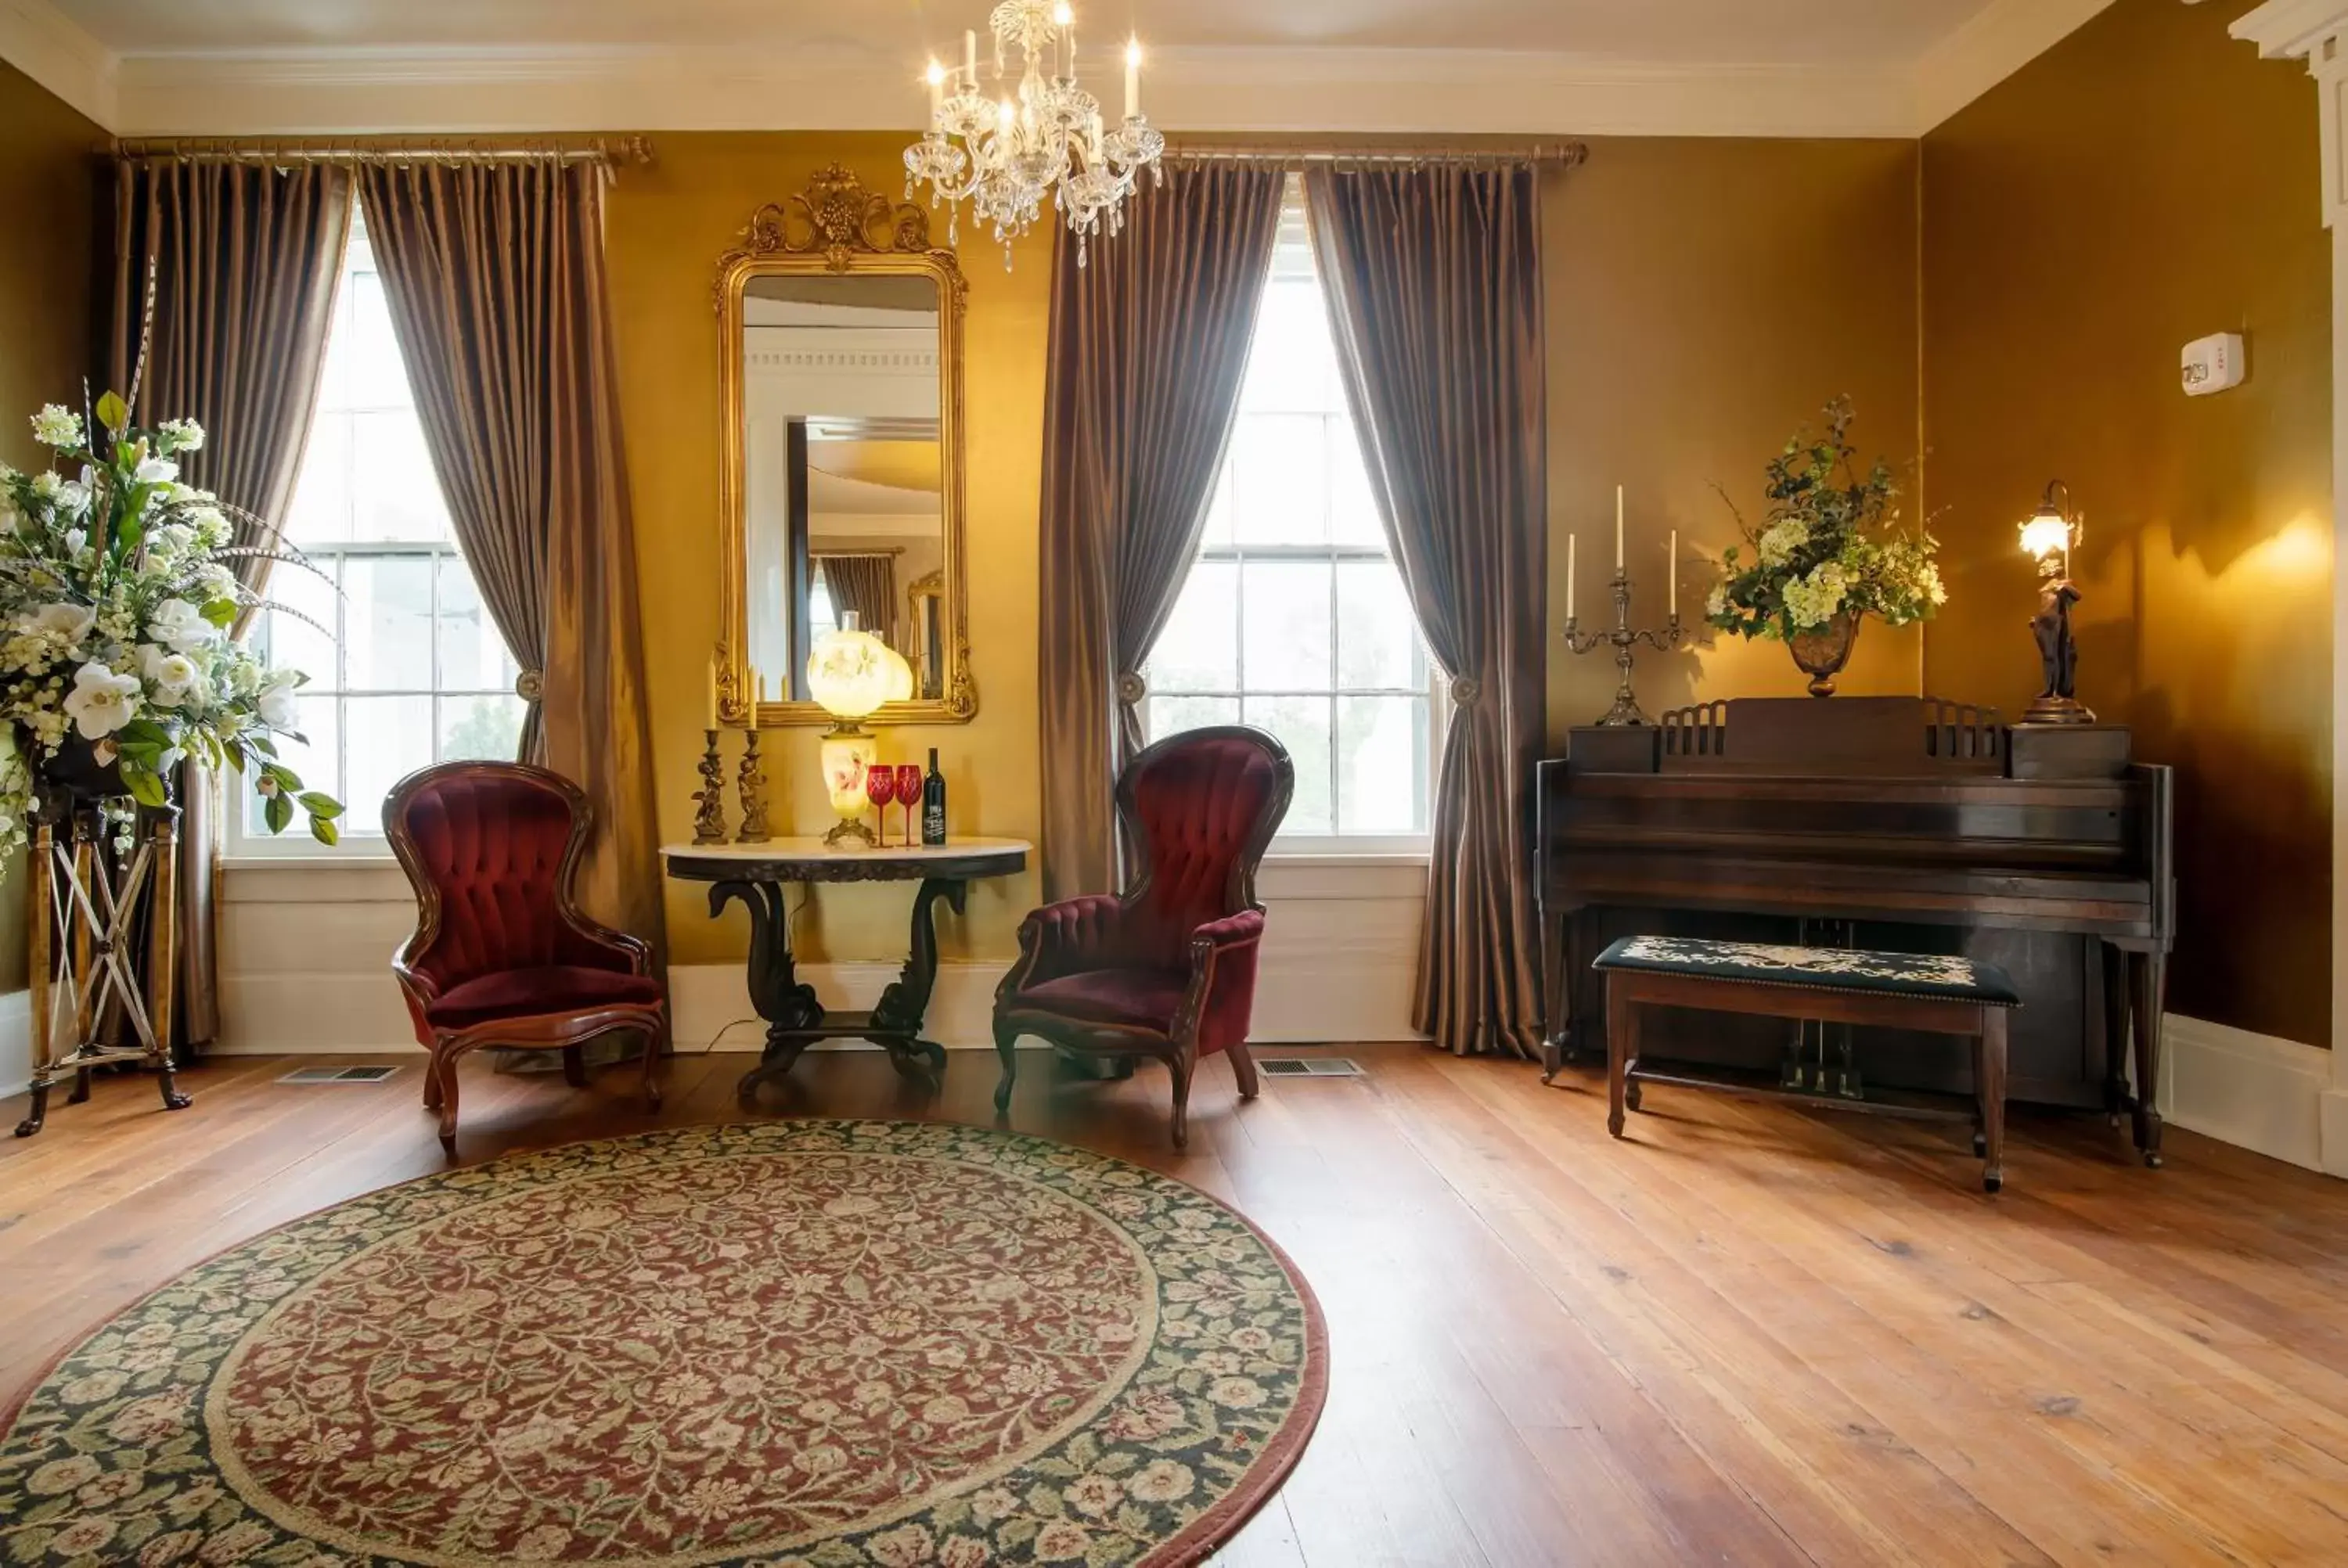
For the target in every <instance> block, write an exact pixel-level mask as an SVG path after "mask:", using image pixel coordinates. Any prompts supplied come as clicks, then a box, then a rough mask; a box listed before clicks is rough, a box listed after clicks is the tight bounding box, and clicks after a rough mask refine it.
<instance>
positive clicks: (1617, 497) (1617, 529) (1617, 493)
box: [1614, 485, 1622, 571]
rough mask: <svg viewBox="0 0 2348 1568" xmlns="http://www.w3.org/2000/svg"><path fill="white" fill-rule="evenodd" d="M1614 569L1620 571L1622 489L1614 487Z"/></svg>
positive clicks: (1618, 486)
mask: <svg viewBox="0 0 2348 1568" xmlns="http://www.w3.org/2000/svg"><path fill="white" fill-rule="evenodd" d="M1614 569H1615V570H1616V571H1621V570H1622V486H1620V485H1617V486H1615V487H1614Z"/></svg>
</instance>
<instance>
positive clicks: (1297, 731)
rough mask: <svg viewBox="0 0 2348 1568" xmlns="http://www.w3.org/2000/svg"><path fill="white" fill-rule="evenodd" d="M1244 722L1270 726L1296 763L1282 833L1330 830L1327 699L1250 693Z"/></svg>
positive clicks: (1331, 830)
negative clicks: (1291, 796) (1292, 787)
mask: <svg viewBox="0 0 2348 1568" xmlns="http://www.w3.org/2000/svg"><path fill="white" fill-rule="evenodd" d="M1242 709H1243V712H1245V715H1246V717H1245V720H1244V722H1245V723H1251V724H1254V725H1256V726H1258V727H1259V728H1262V729H1266V730H1270V731H1271V732H1272V733H1273V734H1275V735H1277V736H1279V737H1280V743H1281V744H1282V745H1284V746H1286V747H1287V748H1288V754H1289V757H1290V758H1291V759H1292V761H1293V762H1294V763H1295V764H1296V796H1295V798H1294V799H1293V800H1292V801H1290V802H1289V805H1288V815H1287V816H1285V817H1284V818H1282V821H1281V825H1280V831H1281V832H1282V833H1331V832H1334V831H1335V830H1334V828H1333V827H1332V826H1331V825H1330V824H1331V821H1332V817H1331V813H1330V809H1329V699H1328V698H1326V697H1250V698H1248V699H1247V700H1246V702H1244V703H1243V704H1242Z"/></svg>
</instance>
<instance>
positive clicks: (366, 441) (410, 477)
mask: <svg viewBox="0 0 2348 1568" xmlns="http://www.w3.org/2000/svg"><path fill="white" fill-rule="evenodd" d="M351 446H352V456H353V459H354V460H353V462H352V464H351V506H352V520H351V537H352V538H355V539H361V540H365V541H367V542H370V543H372V542H376V541H382V542H385V543H399V544H439V543H442V542H444V541H446V540H448V539H450V538H454V537H455V536H454V535H452V534H451V533H450V532H449V529H448V506H447V504H446V503H445V502H443V501H442V500H441V498H440V482H439V481H438V479H437V478H435V477H433V473H432V454H431V453H430V452H428V451H427V450H426V449H425V446H424V426H423V425H419V424H417V422H416V415H413V414H410V413H407V412H405V411H401V412H396V413H391V414H355V415H351Z"/></svg>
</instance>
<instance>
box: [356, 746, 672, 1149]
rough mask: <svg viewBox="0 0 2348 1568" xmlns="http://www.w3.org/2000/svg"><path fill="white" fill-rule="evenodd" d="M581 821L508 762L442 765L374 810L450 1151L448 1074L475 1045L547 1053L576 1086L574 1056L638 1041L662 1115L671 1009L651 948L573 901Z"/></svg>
mask: <svg viewBox="0 0 2348 1568" xmlns="http://www.w3.org/2000/svg"><path fill="white" fill-rule="evenodd" d="M592 824H593V812H592V808H590V806H589V805H588V804H587V797H586V795H585V794H582V792H581V791H580V788H579V786H578V785H577V784H572V782H571V781H570V780H569V779H566V778H564V777H562V776H561V774H555V773H550V772H548V771H547V770H546V769H544V768H537V767H530V766H527V765H525V764H520V763H483V762H469V763H443V764H440V765H439V766H438V767H430V768H426V769H424V770H423V771H422V772H421V773H416V774H409V775H408V776H407V778H405V779H403V780H401V781H400V783H399V785H398V787H397V788H396V789H394V790H393V791H392V792H391V798H390V799H388V800H386V802H384V806H383V826H384V832H385V833H386V835H388V836H389V837H390V839H391V847H392V852H393V853H394V854H395V855H396V856H399V864H400V866H401V867H402V868H403V869H404V870H406V871H407V880H408V882H409V883H410V884H411V885H412V886H414V887H415V889H416V903H417V922H416V934H415V935H414V936H412V937H410V938H407V941H406V942H405V943H404V944H402V945H401V947H400V949H399V951H398V953H397V954H396V955H395V956H394V957H393V958H392V960H391V968H392V973H393V974H395V975H396V976H398V977H399V985H400V989H401V990H402V991H403V992H405V993H406V995H407V1009H408V1011H409V1013H410V1014H411V1015H413V1017H414V1018H415V1020H416V1039H417V1043H418V1044H420V1045H423V1046H424V1047H425V1048H426V1049H427V1050H430V1051H431V1052H432V1060H431V1062H430V1064H429V1065H428V1066H427V1067H426V1069H425V1072H424V1106H425V1109H426V1110H427V1111H437V1112H439V1113H440V1142H441V1143H442V1144H443V1145H444V1146H446V1147H447V1149H448V1152H449V1153H452V1154H453V1153H456V1152H457V1061H458V1058H460V1057H462V1056H463V1055H464V1054H465V1053H466V1052H467V1051H469V1050H476V1049H478V1048H479V1047H481V1046H484V1045H498V1046H513V1047H519V1048H522V1049H525V1050H561V1052H562V1070H563V1075H564V1076H565V1077H566V1078H567V1079H568V1080H569V1081H571V1083H572V1085H573V1086H581V1085H583V1084H585V1082H586V1081H587V1078H586V1067H585V1063H584V1060H583V1058H582V1055H581V1048H582V1046H583V1045H585V1043H586V1042H587V1041H588V1040H592V1039H594V1038H595V1037H596V1036H598V1035H602V1034H610V1033H613V1032H615V1031H619V1030H633V1031H634V1032H637V1033H641V1034H642V1035H643V1036H644V1099H645V1101H646V1102H648V1103H650V1104H651V1105H652V1107H653V1108H654V1110H657V1109H659V1107H660V1061H661V1056H662V1054H663V1052H664V1050H666V1049H667V1045H668V1004H667V1000H666V998H665V996H664V993H663V989H662V986H661V982H660V981H659V980H658V979H656V978H654V975H653V972H652V949H651V948H649V947H648V946H646V945H645V944H644V942H642V941H639V940H638V939H637V938H633V937H630V936H626V935H623V933H621V932H618V931H613V930H609V929H606V928H605V927H602V926H599V925H597V924H596V923H595V922H594V921H592V920H591V919H589V918H588V917H586V916H585V915H583V914H582V913H581V912H580V910H579V907H578V906H577V905H575V904H574V903H572V893H571V885H572V878H573V876H575V875H576V873H577V871H578V869H579V857H580V856H581V855H582V853H583V852H584V851H585V849H586V847H587V835H588V831H589V829H590V827H591V826H592Z"/></svg>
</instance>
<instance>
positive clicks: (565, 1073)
mask: <svg viewBox="0 0 2348 1568" xmlns="http://www.w3.org/2000/svg"><path fill="white" fill-rule="evenodd" d="M562 1081H563V1082H565V1083H568V1084H569V1085H571V1087H572V1088H573V1089H584V1088H586V1087H587V1053H586V1052H585V1051H584V1050H582V1049H581V1048H580V1047H578V1046H575V1045H566V1046H564V1047H563V1048H562Z"/></svg>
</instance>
